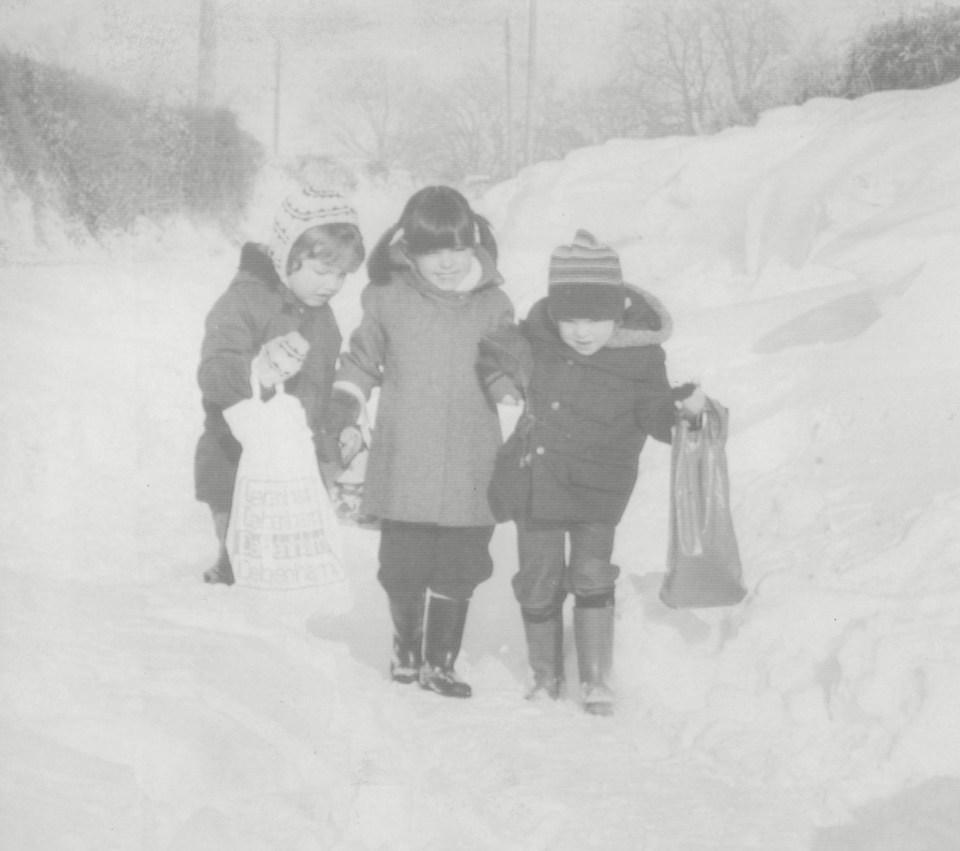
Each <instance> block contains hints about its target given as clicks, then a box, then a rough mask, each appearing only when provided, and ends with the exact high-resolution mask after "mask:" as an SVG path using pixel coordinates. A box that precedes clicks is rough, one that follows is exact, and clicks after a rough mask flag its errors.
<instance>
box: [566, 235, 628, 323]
mask: <svg viewBox="0 0 960 851" xmlns="http://www.w3.org/2000/svg"><path fill="white" fill-rule="evenodd" d="M626 295H627V293H626V288H625V287H624V285H623V274H622V273H621V271H620V258H619V257H617V253H616V252H615V251H614V250H613V249H612V248H608V247H607V246H606V245H603V244H601V243H599V242H597V240H596V238H595V237H594V236H593V234H591V233H588V232H587V231H585V230H578V231H577V234H576V236H575V237H574V238H573V243H572V244H571V245H561V246H560V247H559V248H558V249H557V250H556V251H554V252H553V254H552V255H551V256H550V275H549V288H548V290H547V297H548V301H547V304H548V305H549V308H550V315H551V316H552V317H553V319H554V321H555V322H560V321H563V320H566V319H592V320H594V321H603V320H607V319H613V320H615V321H620V320H621V319H622V318H623V311H624V307H625V305H626Z"/></svg>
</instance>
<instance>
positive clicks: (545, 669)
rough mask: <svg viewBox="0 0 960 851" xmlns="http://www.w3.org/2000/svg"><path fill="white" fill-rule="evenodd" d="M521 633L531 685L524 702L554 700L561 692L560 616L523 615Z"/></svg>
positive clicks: (561, 629)
mask: <svg viewBox="0 0 960 851" xmlns="http://www.w3.org/2000/svg"><path fill="white" fill-rule="evenodd" d="M523 630H524V633H525V634H526V636H527V659H528V661H529V663H530V671H531V673H532V675H533V682H532V683H531V685H530V690H529V691H528V692H527V695H526V696H527V699H528V700H539V699H541V698H549V699H550V700H556V699H557V698H558V697H560V692H561V691H562V689H563V613H562V612H559V611H554V612H550V613H549V614H547V615H532V614H531V613H529V612H523Z"/></svg>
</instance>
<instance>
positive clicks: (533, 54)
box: [525, 0, 537, 165]
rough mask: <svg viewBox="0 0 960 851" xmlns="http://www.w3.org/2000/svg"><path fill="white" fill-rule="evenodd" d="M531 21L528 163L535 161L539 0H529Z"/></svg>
mask: <svg viewBox="0 0 960 851" xmlns="http://www.w3.org/2000/svg"><path fill="white" fill-rule="evenodd" d="M527 8H528V10H529V23H528V28H529V29H528V32H527V127H526V152H525V153H526V163H525V164H526V165H530V164H531V163H532V162H533V92H534V89H535V88H536V77H537V0H527Z"/></svg>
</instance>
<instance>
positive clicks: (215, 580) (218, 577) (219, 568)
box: [203, 552, 234, 585]
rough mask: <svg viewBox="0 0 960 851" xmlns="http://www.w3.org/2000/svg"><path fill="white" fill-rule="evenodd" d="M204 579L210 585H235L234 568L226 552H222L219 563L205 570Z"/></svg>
mask: <svg viewBox="0 0 960 851" xmlns="http://www.w3.org/2000/svg"><path fill="white" fill-rule="evenodd" d="M203 581H204V582H206V583H208V584H210V585H233V583H234V579H233V568H232V567H231V566H230V559H229V557H228V556H227V554H226V553H225V552H221V553H220V557H219V558H218V559H217V563H216V564H215V565H214V566H213V567H208V568H207V569H206V570H205V571H204V572H203Z"/></svg>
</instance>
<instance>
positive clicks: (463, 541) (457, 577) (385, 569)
mask: <svg viewBox="0 0 960 851" xmlns="http://www.w3.org/2000/svg"><path fill="white" fill-rule="evenodd" d="M492 537H493V526H438V525H436V524H433V523H399V522H397V521H395V520H384V521H382V522H381V524H380V570H379V572H378V573H377V579H379V580H380V584H381V585H382V586H383V588H384V590H385V591H386V592H387V595H388V596H389V597H390V599H392V600H395V601H397V602H398V603H400V604H406V603H411V602H413V601H414V600H416V599H418V598H419V597H421V596H422V595H423V593H424V591H426V590H427V589H428V588H429V589H430V590H431V591H433V592H435V593H437V594H439V595H441V596H443V597H451V598H452V599H454V600H469V599H470V597H471V596H473V591H474V589H475V588H476V587H477V586H478V585H479V584H480V583H481V582H484V581H486V580H487V579H489V578H490V577H491V576H492V575H493V560H492V559H491V558H490V550H489V547H490V539H491V538H492Z"/></svg>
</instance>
